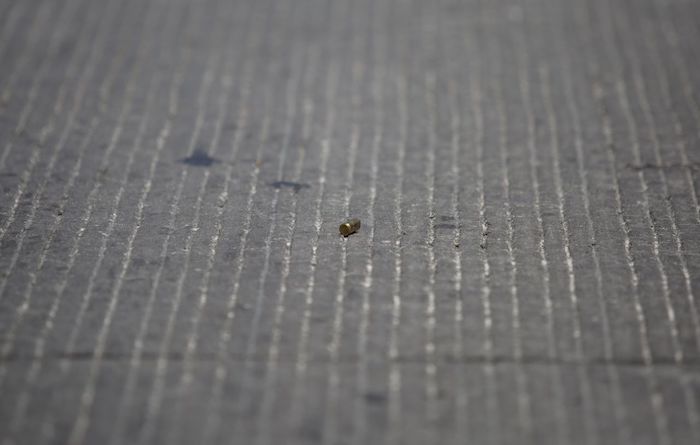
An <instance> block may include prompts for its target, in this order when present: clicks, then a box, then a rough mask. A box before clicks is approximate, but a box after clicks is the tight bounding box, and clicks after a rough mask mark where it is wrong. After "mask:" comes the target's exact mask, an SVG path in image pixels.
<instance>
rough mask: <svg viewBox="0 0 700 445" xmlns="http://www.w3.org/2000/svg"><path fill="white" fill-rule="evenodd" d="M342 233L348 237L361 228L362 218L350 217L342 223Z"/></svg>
mask: <svg viewBox="0 0 700 445" xmlns="http://www.w3.org/2000/svg"><path fill="white" fill-rule="evenodd" d="M339 230H340V234H341V235H343V236H344V237H348V236H350V235H352V234H353V233H355V232H357V231H358V230H360V220H359V219H357V218H353V219H349V220H347V221H345V222H344V223H342V224H341V225H340V228H339Z"/></svg>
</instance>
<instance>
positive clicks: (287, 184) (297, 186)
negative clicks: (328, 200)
mask: <svg viewBox="0 0 700 445" xmlns="http://www.w3.org/2000/svg"><path fill="white" fill-rule="evenodd" d="M270 185H271V186H272V187H274V188H276V189H278V190H279V189H282V188H288V189H292V190H294V193H296V192H298V191H299V190H301V189H306V188H310V187H311V186H310V185H309V184H303V183H301V182H292V181H275V182H273V183H270Z"/></svg>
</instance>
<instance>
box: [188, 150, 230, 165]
mask: <svg viewBox="0 0 700 445" xmlns="http://www.w3.org/2000/svg"><path fill="white" fill-rule="evenodd" d="M180 162H182V163H183V164H186V165H191V166H193V167H211V166H212V165H213V164H217V163H219V162H221V161H219V160H218V159H216V158H212V157H211V156H209V154H208V153H207V152H206V151H204V150H199V149H198V150H195V151H194V153H192V154H191V155H190V156H188V157H186V158H183V159H180Z"/></svg>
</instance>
